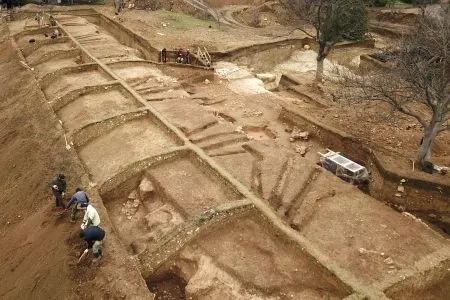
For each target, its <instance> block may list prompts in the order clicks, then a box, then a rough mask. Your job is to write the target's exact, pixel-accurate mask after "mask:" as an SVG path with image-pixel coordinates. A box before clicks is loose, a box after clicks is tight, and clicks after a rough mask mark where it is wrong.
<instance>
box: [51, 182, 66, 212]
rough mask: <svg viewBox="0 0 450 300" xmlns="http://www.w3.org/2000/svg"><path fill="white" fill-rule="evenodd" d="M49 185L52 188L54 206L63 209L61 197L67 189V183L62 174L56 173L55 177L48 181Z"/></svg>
mask: <svg viewBox="0 0 450 300" xmlns="http://www.w3.org/2000/svg"><path fill="white" fill-rule="evenodd" d="M50 186H51V188H52V192H53V195H55V200H56V207H61V208H62V209H65V206H64V203H63V197H64V195H65V193H66V190H67V183H66V177H65V176H64V174H58V175H56V177H55V178H53V180H52V182H51V183H50Z"/></svg>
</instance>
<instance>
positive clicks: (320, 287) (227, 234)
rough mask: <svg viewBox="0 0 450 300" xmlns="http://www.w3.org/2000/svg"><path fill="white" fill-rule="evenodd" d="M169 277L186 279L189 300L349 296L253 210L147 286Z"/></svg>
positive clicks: (206, 234) (208, 235) (218, 229)
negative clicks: (194, 299)
mask: <svg viewBox="0 0 450 300" xmlns="http://www.w3.org/2000/svg"><path fill="white" fill-rule="evenodd" d="M174 273H175V275H174ZM167 274H172V275H174V276H173V277H178V278H180V277H181V278H182V280H181V282H185V283H186V285H185V293H186V297H187V298H189V297H191V298H199V297H200V298H204V299H230V298H232V299H277V298H279V297H281V298H284V297H287V298H293V299H306V298H307V299H341V298H342V297H345V296H346V295H348V293H349V290H348V288H347V287H345V285H342V283H340V282H339V281H338V280H336V278H334V276H333V275H331V274H330V273H328V272H327V271H326V270H324V269H322V268H321V267H320V266H318V265H317V264H315V263H314V262H313V261H312V260H311V258H310V257H308V255H305V253H302V251H301V250H300V249H299V248H296V247H294V246H292V245H290V244H289V243H288V242H286V241H284V240H283V237H282V234H281V235H280V234H279V233H277V232H276V230H275V231H273V228H271V226H270V225H268V224H267V223H266V221H265V220H264V219H263V218H261V217H259V216H257V215H254V214H253V213H251V212H250V213H247V214H244V215H241V216H234V217H230V218H228V219H227V220H226V221H225V222H221V223H219V224H215V225H212V226H211V227H208V228H207V229H205V230H204V231H202V233H200V234H199V235H198V236H197V237H196V238H195V240H193V241H192V242H191V243H189V245H188V246H187V247H186V248H185V249H183V250H182V251H181V252H180V253H179V254H178V255H176V257H175V258H172V259H171V260H170V261H168V262H166V263H165V264H164V265H163V266H162V267H161V268H159V269H158V270H157V271H156V272H155V273H154V274H153V275H152V276H150V278H149V279H148V280H147V282H155V281H157V282H158V281H159V280H160V278H167V277H166V276H167ZM171 282H173V278H172V281H171ZM178 282H179V281H178ZM294 282H296V283H297V284H294ZM178 287H179V285H178Z"/></svg>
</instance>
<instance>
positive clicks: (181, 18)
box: [153, 10, 219, 30]
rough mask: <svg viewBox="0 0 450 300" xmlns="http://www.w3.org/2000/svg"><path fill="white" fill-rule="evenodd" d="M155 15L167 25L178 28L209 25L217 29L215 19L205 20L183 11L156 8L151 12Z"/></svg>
mask: <svg viewBox="0 0 450 300" xmlns="http://www.w3.org/2000/svg"><path fill="white" fill-rule="evenodd" d="M153 13H154V14H155V15H156V16H158V17H159V18H161V20H162V22H166V23H168V24H167V27H169V28H175V29H180V30H187V29H195V28H199V27H200V28H208V27H209V26H210V25H211V28H213V29H219V24H217V22H216V21H207V20H202V19H198V18H196V17H193V16H191V15H186V14H183V13H177V12H171V11H167V10H157V11H154V12H153Z"/></svg>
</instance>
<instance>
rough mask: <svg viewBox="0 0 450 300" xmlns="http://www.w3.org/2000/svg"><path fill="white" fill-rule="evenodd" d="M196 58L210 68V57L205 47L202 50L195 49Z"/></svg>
mask: <svg viewBox="0 0 450 300" xmlns="http://www.w3.org/2000/svg"><path fill="white" fill-rule="evenodd" d="M197 57H198V59H199V60H200V61H201V62H202V63H203V64H204V65H205V66H207V67H209V66H211V55H209V53H208V50H206V47H203V50H202V49H200V47H198V49H197Z"/></svg>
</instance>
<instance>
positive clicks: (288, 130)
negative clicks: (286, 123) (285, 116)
mask: <svg viewBox="0 0 450 300" xmlns="http://www.w3.org/2000/svg"><path fill="white" fill-rule="evenodd" d="M284 131H285V132H287V133H291V132H292V128H291V127H286V128H285V129H284Z"/></svg>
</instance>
